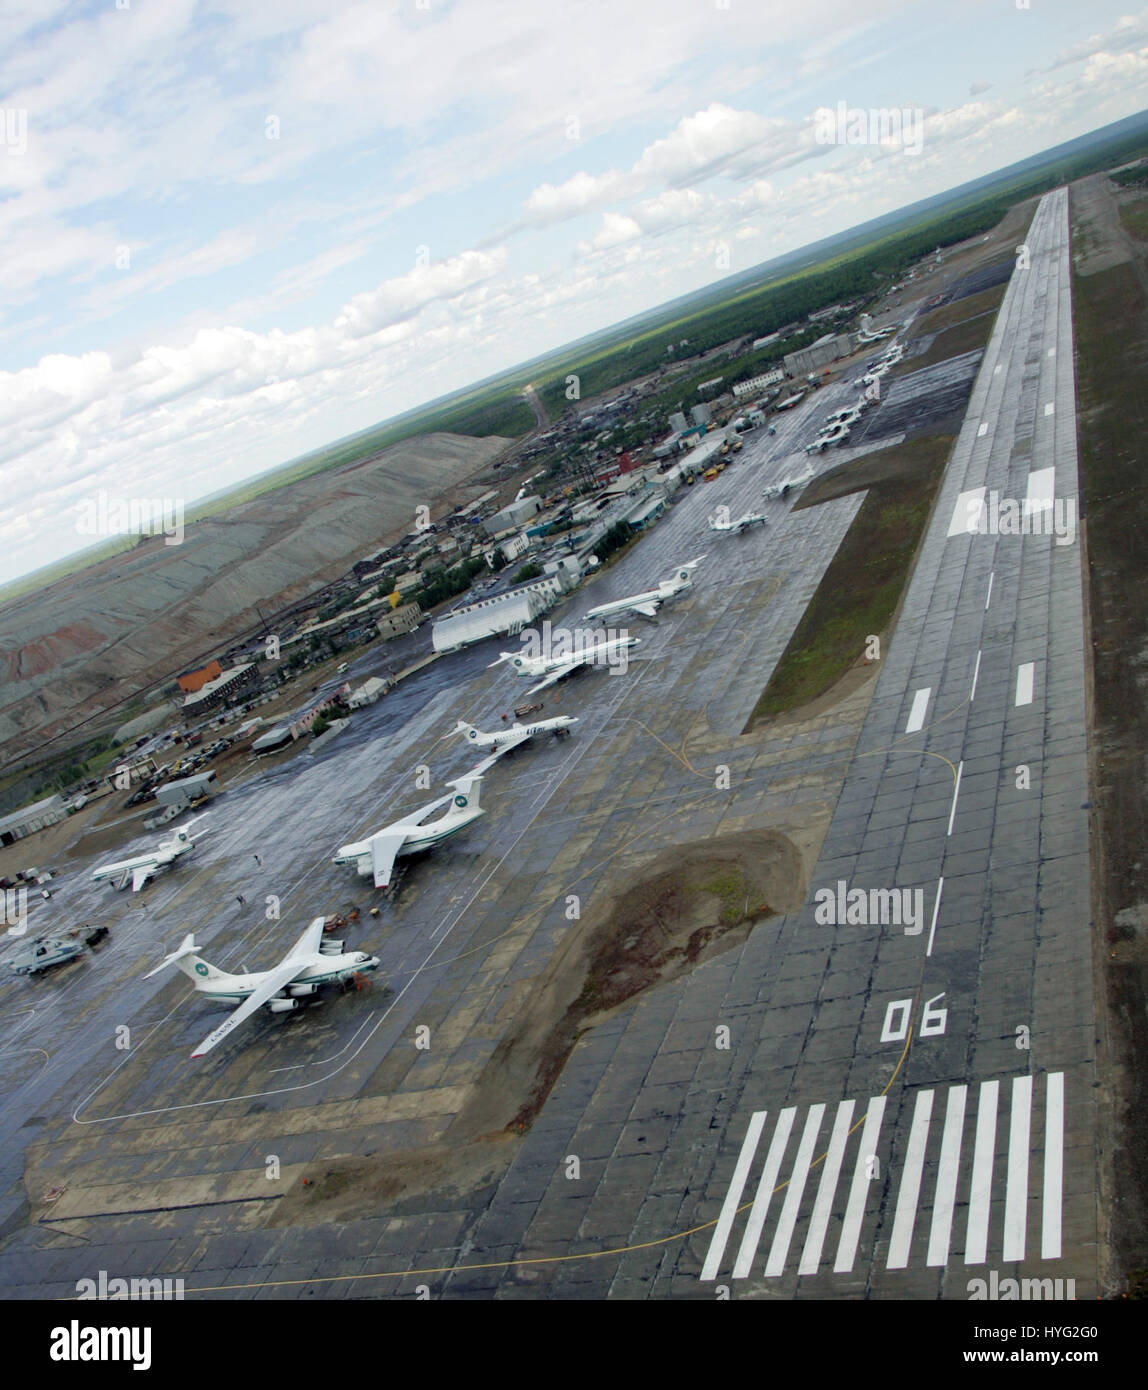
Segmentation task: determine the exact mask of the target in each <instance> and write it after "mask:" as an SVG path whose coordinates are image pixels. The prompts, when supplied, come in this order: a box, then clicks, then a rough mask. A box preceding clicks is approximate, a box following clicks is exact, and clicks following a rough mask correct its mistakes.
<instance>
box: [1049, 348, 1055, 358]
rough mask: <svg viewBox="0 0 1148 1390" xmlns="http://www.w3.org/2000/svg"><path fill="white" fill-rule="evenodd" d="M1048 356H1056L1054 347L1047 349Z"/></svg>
mask: <svg viewBox="0 0 1148 1390" xmlns="http://www.w3.org/2000/svg"><path fill="white" fill-rule="evenodd" d="M1048 355H1049V357H1055V356H1056V349H1055V348H1054V347H1052V348H1049V350H1048Z"/></svg>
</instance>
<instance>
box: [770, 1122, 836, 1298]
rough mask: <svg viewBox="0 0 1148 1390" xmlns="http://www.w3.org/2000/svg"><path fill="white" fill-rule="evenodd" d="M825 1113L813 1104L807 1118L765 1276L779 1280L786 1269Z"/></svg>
mask: <svg viewBox="0 0 1148 1390" xmlns="http://www.w3.org/2000/svg"><path fill="white" fill-rule="evenodd" d="M824 1114H825V1106H824V1105H811V1106H810V1107H809V1114H808V1115H807V1116H806V1119H805V1129H804V1130H803V1131H802V1134H801V1143H800V1144H799V1145H798V1148H797V1157H796V1158H795V1159H794V1160H793V1172H792V1173H790V1175H789V1186H788V1187H787V1188H786V1190H785V1205H784V1206H783V1207H782V1208H781V1216H780V1217H779V1219H778V1222H777V1230H776V1231H775V1232H774V1236H773V1244H772V1245H771V1246H770V1247H769V1259H768V1260H766V1262H765V1274H766V1278H769V1279H776V1278H777V1276H778V1275H779V1274H781V1272H782V1271H783V1270H784V1269H785V1259H786V1256H787V1255H788V1254H789V1242H790V1241H791V1240H792V1239H793V1228H794V1226H795V1225H796V1224H797V1209H798V1207H799V1206H800V1205H801V1199H802V1197H803V1196H804V1195H805V1184H806V1182H807V1181H808V1179H809V1165H810V1163H811V1162H812V1161H813V1149H814V1146H815V1145H816V1143H817V1134H818V1131H819V1130H820V1129H821V1118H822V1116H823V1115H824Z"/></svg>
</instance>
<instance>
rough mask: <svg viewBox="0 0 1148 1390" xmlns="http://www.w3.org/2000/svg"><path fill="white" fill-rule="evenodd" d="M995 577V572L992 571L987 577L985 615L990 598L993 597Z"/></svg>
mask: <svg viewBox="0 0 1148 1390" xmlns="http://www.w3.org/2000/svg"><path fill="white" fill-rule="evenodd" d="M995 577H996V570H993V571H992V573H991V574H990V575H989V591H988V593H987V594H986V595H985V612H986V613H987V612H988V611H989V600H990V599H991V598H992V596H993V579H994V578H995Z"/></svg>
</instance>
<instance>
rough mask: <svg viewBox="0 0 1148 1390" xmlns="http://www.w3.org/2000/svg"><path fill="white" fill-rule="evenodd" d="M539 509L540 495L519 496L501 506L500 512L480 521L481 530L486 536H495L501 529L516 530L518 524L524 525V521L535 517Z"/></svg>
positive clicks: (540, 507) (540, 508) (540, 506)
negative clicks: (507, 504) (506, 504)
mask: <svg viewBox="0 0 1148 1390" xmlns="http://www.w3.org/2000/svg"><path fill="white" fill-rule="evenodd" d="M541 510H542V498H541V497H537V496H532V497H522V498H519V499H518V500H516V501H514V502H511V503H510V504H509V506H506V507H503V509H502V510H501V511H500V512H495V513H494V515H493V516H488V517H487V518H486V520H485V521H484V522H483V523H482V526H483V530H484V531H485V532H486V534H487V535H488V536H497V535H499V534H500V533H501V532H502V531H517V530H518V528H519V527H520V526H524V525H525V524H526V522H528V521H530V520H531V519H532V518H534V517H536V516H537V515H538V513H539V512H540V511H541Z"/></svg>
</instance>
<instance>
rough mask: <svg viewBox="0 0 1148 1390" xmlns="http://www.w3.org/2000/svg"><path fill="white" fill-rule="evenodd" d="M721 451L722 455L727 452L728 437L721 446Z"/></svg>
mask: <svg viewBox="0 0 1148 1390" xmlns="http://www.w3.org/2000/svg"><path fill="white" fill-rule="evenodd" d="M721 451H722V454H723V455H725V454H728V453H729V440H728V439H727V440H726V442H725V443H724V444H723V445H722V446H721Z"/></svg>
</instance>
